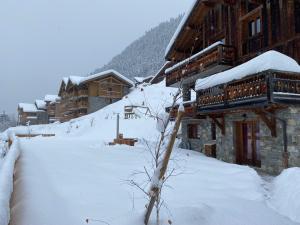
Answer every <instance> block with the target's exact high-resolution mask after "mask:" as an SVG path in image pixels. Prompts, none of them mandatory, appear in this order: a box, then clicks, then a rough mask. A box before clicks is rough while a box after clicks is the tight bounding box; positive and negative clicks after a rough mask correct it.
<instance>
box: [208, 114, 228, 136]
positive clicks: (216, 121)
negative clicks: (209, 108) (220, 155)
mask: <svg viewBox="0 0 300 225" xmlns="http://www.w3.org/2000/svg"><path fill="white" fill-rule="evenodd" d="M209 117H210V118H211V119H212V120H213V121H214V123H215V124H216V125H217V126H218V128H219V129H220V130H221V132H222V135H225V134H226V132H225V130H226V129H225V128H226V127H225V117H224V115H222V116H221V121H219V120H218V118H217V117H215V116H209Z"/></svg>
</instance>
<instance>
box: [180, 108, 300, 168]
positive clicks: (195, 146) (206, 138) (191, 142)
mask: <svg viewBox="0 0 300 225" xmlns="http://www.w3.org/2000/svg"><path fill="white" fill-rule="evenodd" d="M276 116H277V117H278V118H280V119H282V120H285V121H286V122H287V141H288V143H287V144H288V154H289V167H299V166H300V107H298V106H297V107H295V106H293V107H289V108H287V109H284V110H281V111H277V113H276ZM253 120H256V121H258V124H259V152H260V160H261V168H260V170H262V171H264V172H267V173H270V174H278V173H280V172H281V171H282V170H283V169H284V166H283V165H284V164H283V153H284V138H283V136H284V135H283V124H282V122H280V121H279V120H277V123H276V125H277V128H276V130H277V137H272V135H271V131H270V129H269V128H268V127H267V126H266V124H265V123H264V122H263V121H262V120H261V119H260V118H259V116H257V115H256V114H254V113H252V112H249V113H243V114H241V113H237V114H229V115H226V116H225V126H226V131H225V132H226V133H225V135H224V136H223V135H222V133H221V130H220V129H219V128H218V127H217V129H216V145H217V158H218V159H220V160H223V161H225V162H229V163H235V162H236V149H235V141H236V140H235V138H236V137H235V125H234V124H235V122H238V121H253ZM195 123H196V124H199V125H200V126H199V128H200V130H199V136H198V139H189V138H188V131H187V126H188V124H195ZM210 141H212V137H211V120H210V119H205V120H188V119H187V120H184V121H183V122H182V143H181V147H185V148H188V149H192V150H195V151H199V152H203V150H204V144H205V143H208V142H210Z"/></svg>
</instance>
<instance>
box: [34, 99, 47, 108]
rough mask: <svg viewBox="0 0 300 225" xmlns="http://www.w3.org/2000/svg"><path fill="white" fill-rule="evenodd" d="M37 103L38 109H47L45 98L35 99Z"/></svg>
mask: <svg viewBox="0 0 300 225" xmlns="http://www.w3.org/2000/svg"><path fill="white" fill-rule="evenodd" d="M35 105H36V107H37V108H38V109H46V108H47V107H46V102H45V101H44V100H35Z"/></svg>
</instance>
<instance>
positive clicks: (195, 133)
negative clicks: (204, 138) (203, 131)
mask: <svg viewBox="0 0 300 225" xmlns="http://www.w3.org/2000/svg"><path fill="white" fill-rule="evenodd" d="M187 135H188V138H189V139H200V138H201V137H200V124H188V125H187Z"/></svg>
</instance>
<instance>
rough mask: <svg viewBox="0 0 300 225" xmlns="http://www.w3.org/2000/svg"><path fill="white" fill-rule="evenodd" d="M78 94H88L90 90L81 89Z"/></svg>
mask: <svg viewBox="0 0 300 225" xmlns="http://www.w3.org/2000/svg"><path fill="white" fill-rule="evenodd" d="M78 96H88V90H79V91H78Z"/></svg>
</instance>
